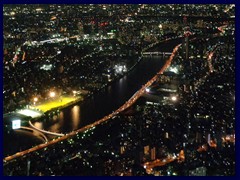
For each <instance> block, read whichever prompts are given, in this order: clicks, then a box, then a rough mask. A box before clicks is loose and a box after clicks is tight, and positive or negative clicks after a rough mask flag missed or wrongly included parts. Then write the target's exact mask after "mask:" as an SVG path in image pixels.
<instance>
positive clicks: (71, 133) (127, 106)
mask: <svg viewBox="0 0 240 180" xmlns="http://www.w3.org/2000/svg"><path fill="white" fill-rule="evenodd" d="M195 39H196V37H194V38H192V39H191V41H192V40H195ZM181 45H182V44H178V45H177V46H176V47H175V48H174V49H173V51H172V53H171V56H170V57H169V59H168V60H167V61H166V63H165V64H164V66H163V67H162V68H161V70H160V71H159V72H158V73H157V74H156V75H155V76H154V77H153V78H152V79H150V80H149V81H148V82H147V83H146V84H144V85H143V86H142V88H141V89H140V90H138V91H137V92H136V93H135V94H134V95H133V96H132V97H131V98H130V99H129V100H128V101H126V102H125V104H123V105H122V106H121V107H119V108H118V109H117V110H115V111H114V112H112V113H111V114H109V115H107V116H104V117H103V118H101V119H100V120H98V121H95V122H94V123H92V124H89V125H87V126H85V127H83V128H80V129H78V130H76V131H72V132H70V133H68V134H65V135H64V136H62V137H59V138H57V139H53V140H52V141H50V142H48V143H45V144H40V145H38V146H36V147H33V148H30V149H28V150H25V151H22V152H18V153H16V154H14V155H11V156H8V157H6V158H4V162H7V161H10V160H12V159H14V158H17V157H20V156H23V155H25V154H28V153H31V152H33V151H36V150H39V149H42V148H45V147H47V146H49V145H52V144H55V143H57V142H60V141H63V140H65V139H68V138H70V137H73V136H75V135H76V134H78V133H82V132H84V131H86V130H91V129H92V128H94V127H95V126H97V125H100V124H102V123H104V122H106V121H107V120H109V119H111V118H113V117H114V116H116V115H118V114H119V113H120V112H122V111H124V110H125V109H127V108H129V107H130V106H131V105H133V104H134V103H135V102H136V101H137V99H138V98H139V97H141V96H142V95H143V94H144V93H145V91H146V89H147V88H148V87H150V86H151V85H152V84H153V83H154V82H155V81H156V80H157V78H158V77H159V75H161V74H163V72H164V71H165V70H166V69H167V68H168V67H169V66H170V65H171V62H172V60H173V58H174V57H175V55H176V53H177V51H178V49H179V47H180V46H181ZM173 100H174V101H175V99H173Z"/></svg>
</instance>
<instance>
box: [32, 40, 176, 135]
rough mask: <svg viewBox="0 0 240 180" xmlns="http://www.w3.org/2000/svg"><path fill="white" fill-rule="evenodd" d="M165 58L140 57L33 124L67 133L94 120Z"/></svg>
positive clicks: (121, 101)
mask: <svg viewBox="0 0 240 180" xmlns="http://www.w3.org/2000/svg"><path fill="white" fill-rule="evenodd" d="M177 43H179V40H177V41H172V42H170V43H169V42H168V43H163V46H164V51H166V52H171V51H172V49H173V47H174V46H175V45H177ZM163 46H162V48H163ZM159 47H161V46H159ZM160 50H161V49H160ZM168 57H169V56H165V57H163V56H162V55H159V56H152V57H151V56H149V57H143V58H142V59H141V61H140V62H139V63H138V64H137V65H136V67H135V68H134V69H133V70H132V71H130V72H129V73H128V74H127V75H125V76H124V77H122V78H121V79H118V80H117V81H115V82H113V83H112V84H111V85H109V86H108V87H106V88H104V89H103V90H102V91H100V92H98V93H96V94H94V96H93V97H91V98H88V99H86V100H85V101H84V102H82V103H78V104H76V105H72V106H70V107H67V108H64V109H62V110H61V111H60V113H59V115H55V116H53V117H52V118H50V119H49V120H47V121H45V122H35V123H34V125H35V126H36V127H38V128H41V129H44V130H47V131H51V132H57V133H68V132H71V131H73V130H76V129H79V128H81V127H83V126H85V125H88V124H90V123H93V122H95V121H96V120H98V119H100V118H102V117H104V116H105V115H108V114H110V113H111V112H113V111H114V110H116V109H117V108H118V107H120V106H121V105H123V104H124V103H125V102H126V101H127V100H128V99H129V98H130V97H131V96H132V95H133V94H134V93H135V92H136V91H137V90H139V89H140V88H141V87H142V85H144V84H145V83H146V82H147V81H148V80H149V79H151V78H152V77H153V76H154V75H155V74H156V73H157V72H158V71H159V70H160V69H161V68H162V66H163V65H164V63H165V62H166V60H167V59H168Z"/></svg>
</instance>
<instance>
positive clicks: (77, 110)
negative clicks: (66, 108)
mask: <svg viewBox="0 0 240 180" xmlns="http://www.w3.org/2000/svg"><path fill="white" fill-rule="evenodd" d="M71 112H72V113H71V114H72V122H73V123H72V129H73V130H76V129H78V125H79V123H80V119H79V115H80V107H79V106H77V105H76V106H74V107H73V108H72V110H71Z"/></svg>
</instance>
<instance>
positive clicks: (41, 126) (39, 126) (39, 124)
mask: <svg viewBox="0 0 240 180" xmlns="http://www.w3.org/2000/svg"><path fill="white" fill-rule="evenodd" d="M33 125H34V126H35V127H36V128H39V129H42V128H43V123H42V122H35V123H33Z"/></svg>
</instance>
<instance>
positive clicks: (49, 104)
mask: <svg viewBox="0 0 240 180" xmlns="http://www.w3.org/2000/svg"><path fill="white" fill-rule="evenodd" d="M80 99H82V97H79V96H78V97H73V96H62V97H57V98H54V99H52V100H48V101H46V102H41V103H40V104H39V105H35V106H31V108H33V109H39V110H41V111H43V112H47V111H49V110H51V109H54V108H58V107H61V106H66V105H68V104H69V103H72V102H74V101H76V100H80Z"/></svg>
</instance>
